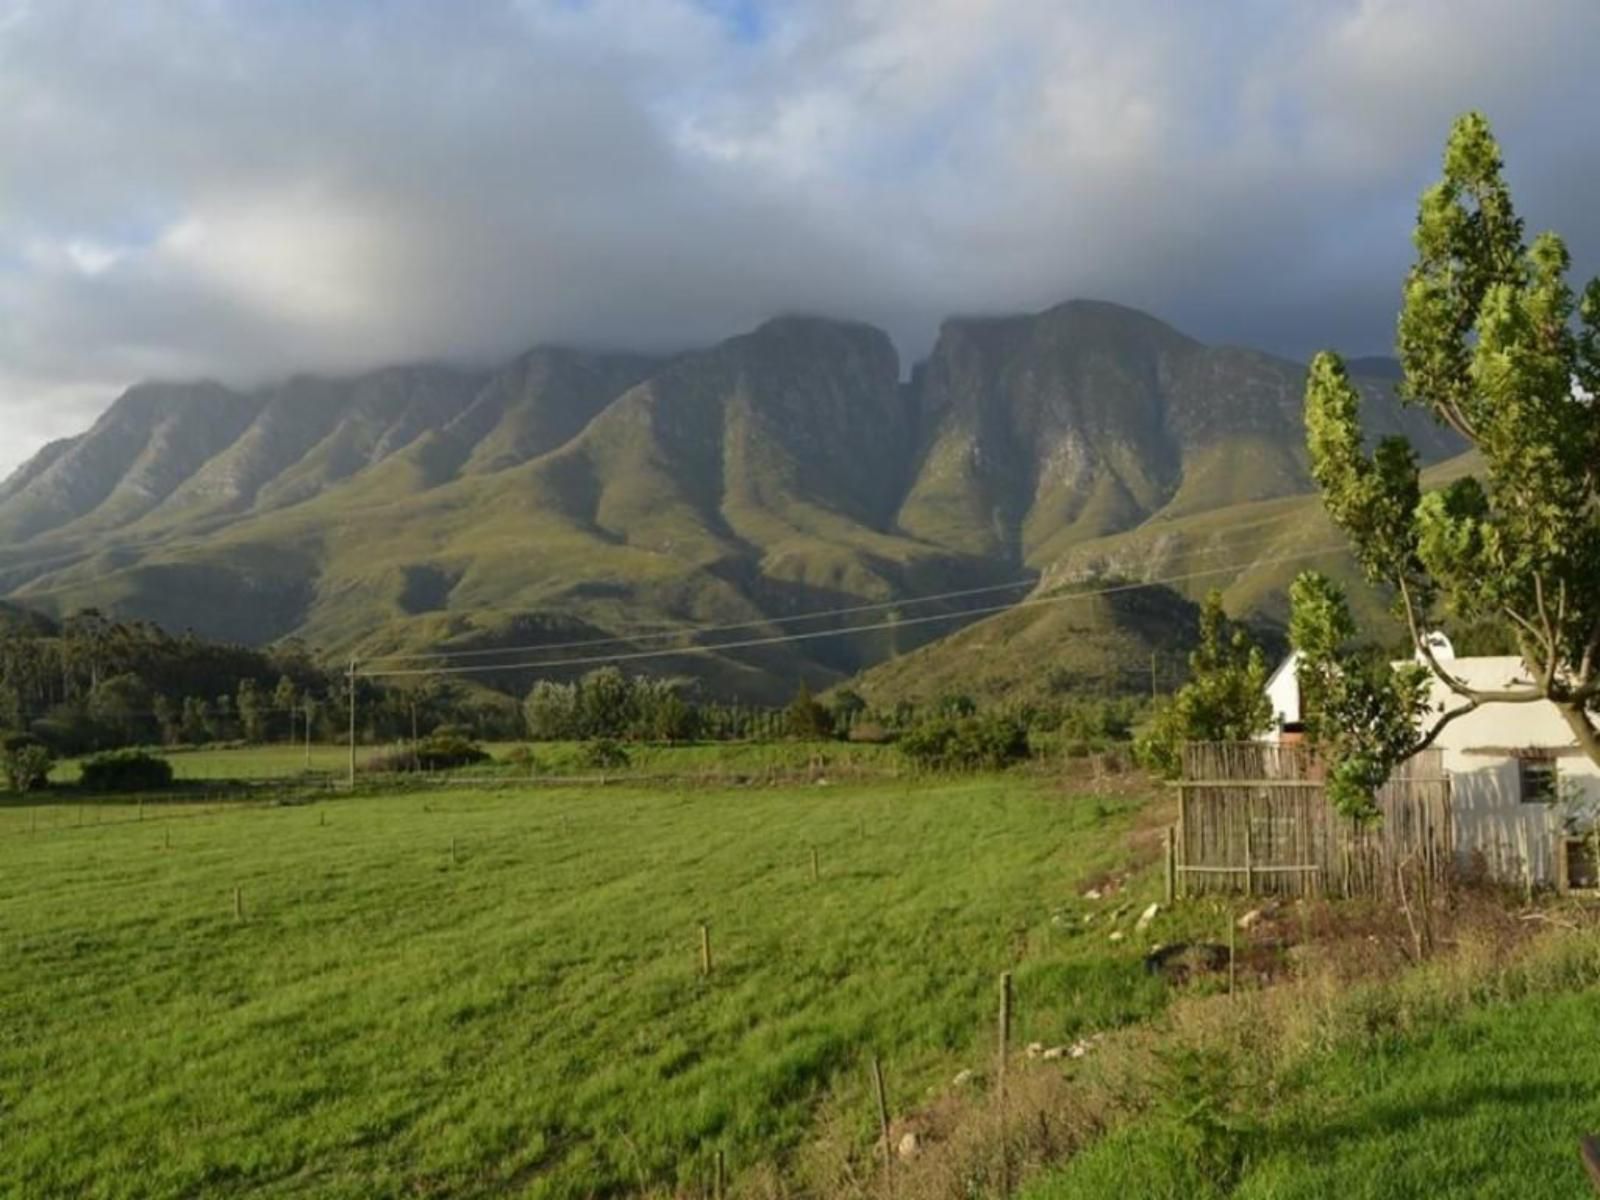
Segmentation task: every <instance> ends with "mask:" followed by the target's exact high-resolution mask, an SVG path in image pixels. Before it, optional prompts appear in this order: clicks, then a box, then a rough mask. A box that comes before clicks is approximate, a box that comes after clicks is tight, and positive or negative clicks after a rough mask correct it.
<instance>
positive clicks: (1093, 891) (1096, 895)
mask: <svg viewBox="0 0 1600 1200" xmlns="http://www.w3.org/2000/svg"><path fill="white" fill-rule="evenodd" d="M1100 895H1101V893H1100V889H1099V888H1090V889H1089V890H1088V891H1087V892H1085V893H1084V894H1083V898H1084V899H1085V900H1098V899H1100Z"/></svg>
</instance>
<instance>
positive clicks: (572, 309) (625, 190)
mask: <svg viewBox="0 0 1600 1200" xmlns="http://www.w3.org/2000/svg"><path fill="white" fill-rule="evenodd" d="M1597 48H1600V4H1597V3H1595V2H1594V0H1523V2H1521V3H1509V2H1506V0H1160V2H1157V0H1118V2H1117V3H1109V2H1106V0H1082V2H1078V0H460V2H455V3H449V4H445V3H439V2H437V0H274V2H273V3H270V4H264V3H258V2H254V0H161V2H160V3H142V4H129V3H126V2H125V0H104V2H95V0H0V474H4V473H5V472H7V471H9V470H10V469H11V468H12V467H14V466H15V465H17V464H18V463H19V462H20V461H22V460H23V459H25V458H26V457H27V456H28V455H30V454H31V453H33V452H34V451H35V450H37V449H38V448H39V446H41V445H42V444H43V443H44V442H45V441H46V440H48V439H50V438H54V437H61V436H65V435H69V434H72V433H76V432H79V431H81V430H82V429H83V428H85V427H86V426H87V425H88V424H89V423H90V422H91V421H92V420H93V419H94V418H95V416H96V415H97V414H98V413H99V412H100V411H101V410H103V409H104V407H105V406H106V405H107V404H108V403H109V402H110V401H111V400H112V399H113V398H114V397H115V396H116V395H117V393H118V392H119V391H120V390H121V389H122V388H124V387H126V386H127V385H129V384H131V383H133V382H135V381H137V380H141V379H147V378H161V379H180V378H195V377H209V378H215V379H219V380H222V381H224V382H228V383H231V384H235V385H239V386H249V385H254V384H259V383H262V382H266V381H270V380H272V379H274V378H281V377H283V376H286V375H289V374H292V373H294V372H297V371H306V370H312V371H326V372H346V371H354V370H360V369H363V368H366V367H369V366H374V365H378V364H382V363H392V362H409V361H418V360H447V361H453V362H462V363H474V364H488V363H493V362H496V361H499V360H503V359H505V358H508V357H510V356H512V355H514V354H516V353H517V352H519V351H521V350H523V349H526V348H527V347H529V346H532V345H534V344H537V343H540V342H556V343H566V344H577V345H583V346H592V347H604V348H637V349H652V350H661V349H673V348H679V347H683V346H689V345H696V344H704V343H707V342H711V341H715V340H717V339H719V338H722V337H725V336H729V335H731V334H734V333H737V332H740V331H742V330H744V329H747V328H749V327H751V326H752V325H755V324H757V323H759V322H760V321H762V320H764V319H766V318H767V317H770V316H774V315H779V314H784V313H797V312H804V313H819V314H825V315H831V316H839V317H851V318H857V319H862V320H867V321H872V322H874V323H876V324H878V325H880V326H882V327H883V328H885V329H886V330H888V331H889V332H890V334H891V335H892V336H893V337H894V339H895V341H896V344H897V346H898V347H899V349H900V351H901V354H902V356H903V357H904V358H905V359H906V360H907V362H909V361H911V360H912V359H915V358H917V357H920V356H922V355H924V354H926V353H927V351H928V349H929V347H930V346H931V344H932V342H933V339H934V337H935V336H936V334H937V329H938V323H939V321H940V319H942V318H943V317H945V316H949V315H954V314H963V315H965V314H973V313H998V312H1017V311H1031V310H1037V309H1041V308H1045V307H1048V306H1049V305H1051V304H1054V303H1056V302H1058V301H1061V300H1065V299H1069V298H1075V297H1090V298H1097V299H1106V300H1114V301H1119V302H1121V303H1125V304H1130V305H1133V306H1136V307H1139V308H1144V309H1147V310H1148V311H1151V312H1153V313H1155V314H1156V315H1158V316H1160V317H1162V318H1164V319H1166V320H1168V321H1171V322H1172V323H1174V324H1176V325H1177V326H1178V327H1179V328H1181V329H1183V330H1185V331H1186V332H1189V333H1191V334H1193V335H1195V336H1198V337H1201V338H1203V339H1206V340H1210V341H1222V342H1233V343H1242V344H1247V345H1254V346H1260V347H1262V348H1265V349H1269V350H1273V351H1276V352H1279V353H1283V354H1288V355H1292V356H1305V355H1307V354H1309V353H1311V352H1312V351H1314V350H1316V349H1319V348H1321V347H1324V346H1333V347H1337V348H1340V349H1343V350H1346V351H1347V352H1351V353H1384V352H1387V351H1388V349H1389V347H1390V345H1391V343H1392V340H1393V327H1394V319H1395V311H1396V305H1397V300H1398V295H1399V287H1400V282H1401V279H1402V277H1403V275H1404V272H1405V269H1406V267H1407V265H1408V263H1409V261H1410V257H1411V248H1410V241H1409V238H1410V228H1411V223H1412V219H1413V217H1414V214H1415V206H1416V197H1417V194H1418V192H1419V191H1420V190H1421V189H1422V188H1423V187H1424V186H1426V185H1427V184H1428V183H1429V182H1431V181H1432V180H1433V179H1435V178H1436V177H1437V175H1438V172H1439V159H1440V151H1441V148H1442V146H1443V141H1444V138H1445V135H1446V132H1447V131H1448V128H1449V125H1450V122H1451V120H1452V118H1453V117H1454V116H1455V115H1456V114H1458V113H1459V112H1461V111H1463V110H1465V109H1468V108H1476V109H1479V110H1481V111H1483V112H1484V113H1485V114H1486V115H1487V116H1488V117H1489V118H1490V120H1491V122H1492V123H1493V124H1494V127H1495V130H1496V133H1497V134H1498V136H1499V138H1500V141H1501V144H1502V147H1503V149H1504V152H1505V156H1506V160H1507V170H1508V174H1509V177H1510V180H1511V183H1512V187H1513V190H1514V193H1515V195H1516V197H1517V200H1518V204H1519V206H1520V208H1521V210H1522V212H1523V214H1524V215H1525V216H1526V217H1527V218H1528V221H1529V225H1530V229H1541V228H1554V229H1557V230H1558V231H1559V232H1561V233H1562V234H1563V235H1565V236H1566V238H1567V239H1568V243H1569V245H1570V247H1571V249H1572V251H1573V254H1574V259H1575V265H1576V273H1577V274H1580V275H1582V277H1583V278H1587V276H1588V274H1591V273H1593V272H1594V271H1595V270H1596V269H1597V267H1600V121H1596V120H1594V119H1593V114H1594V113H1595V112H1596V111H1600V104H1597V103H1596V102H1597V101H1600V71H1596V70H1595V69H1594V56H1595V54H1594V52H1595V50H1596V49H1597Z"/></svg>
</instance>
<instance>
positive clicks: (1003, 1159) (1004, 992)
mask: <svg viewBox="0 0 1600 1200" xmlns="http://www.w3.org/2000/svg"><path fill="white" fill-rule="evenodd" d="M997 1032H998V1034H999V1037H998V1039H997V1041H998V1042H999V1049H998V1053H997V1055H996V1059H995V1068H994V1078H995V1089H994V1092H995V1101H996V1104H997V1117H998V1120H999V1123H1000V1194H1001V1195H1002V1196H1009V1195H1010V1194H1011V1148H1010V1147H1009V1146H1008V1145H1007V1144H1006V1059H1007V1058H1009V1057H1010V1054H1011V972H1010V971H1002V972H1001V973H1000V1027H999V1029H998V1031H997Z"/></svg>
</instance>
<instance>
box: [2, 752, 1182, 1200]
mask: <svg viewBox="0 0 1600 1200" xmlns="http://www.w3.org/2000/svg"><path fill="white" fill-rule="evenodd" d="M1133 808H1134V805H1133V803H1132V802H1131V801H1106V800H1100V799H1095V798H1092V797H1082V796H1079V797H1069V796H1065V795H1063V794H1060V793H1058V792H1055V791H1052V790H1048V789H1046V788H1045V787H1044V786H1042V785H1039V784H1036V783H1030V782H1028V781H1026V780H1021V779H1013V778H998V779H986V780H978V781H971V782H963V783H949V784H942V785H936V786H923V787H920V788H918V789H917V790H915V791H911V790H907V789H906V788H904V787H902V786H900V785H898V784H878V785H870V786H856V787H844V786H834V787H826V788H824V787H816V786H806V787H797V788H791V789H762V788H758V789H748V790H738V791H689V790H667V789H658V790H654V791H645V790H640V789H629V788H627V787H610V788H605V789H588V790H585V789H581V788H549V787H546V788H536V789H526V790H499V791H492V792H485V791H476V790H474V791H462V790H459V789H457V790H453V791H451V792H449V793H444V792H434V793H422V792H415V793H409V794H406V795H404V796H378V797H368V798H356V799H345V800H330V801H325V802H322V803H319V804H313V805H305V806H293V807H255V808H242V809H236V810H234V811H230V812H224V813H220V814H219V813H212V814H206V815H198V816H194V817H192V818H190V819H186V820H181V821H179V820H172V821H163V820H147V821H146V822H144V823H142V824H141V823H137V822H133V821H128V822H126V823H122V824H105V825H100V826H94V825H89V826H86V827H83V828H78V827H76V826H71V825H66V826H57V827H54V828H51V829H48V830H46V831H43V832H40V833H37V834H32V835H29V834H22V833H14V835H12V836H7V837H5V838H4V839H3V840H0V954H3V955H4V960H5V963H6V969H5V972H4V973H3V975H0V1014H3V1015H0V1114H3V1121H4V1126H3V1128H4V1143H5V1148H4V1153H3V1154H0V1194H4V1195H18V1196H40V1197H43V1196H75V1197H77V1196H86V1197H120V1196H153V1197H159V1196H186V1197H188V1196H205V1197H212V1196H244V1195H250V1196H316V1197H363V1198H366V1197H389V1196H393V1197H400V1196H416V1195H423V1196H428V1195H434V1196H440V1195H450V1196H511V1195H518V1196H522V1195H527V1196H589V1195H597V1194H616V1193H617V1192H619V1191H624V1190H625V1191H633V1190H635V1189H645V1188H651V1189H669V1188H671V1187H674V1186H678V1185H684V1186H689V1185H691V1184H693V1183H695V1182H697V1181H698V1180H700V1179H701V1178H702V1177H703V1175H702V1173H703V1171H704V1169H705V1165H706V1163H707V1161H708V1158H709V1156H710V1155H711V1154H712V1153H713V1152H714V1150H715V1149H717V1148H721V1149H723V1150H725V1151H726V1153H727V1155H728V1161H729V1164H730V1169H731V1171H732V1172H733V1174H734V1177H735V1178H736V1179H737V1178H739V1177H741V1175H744V1174H747V1173H748V1172H749V1171H750V1170H751V1169H752V1167H753V1166H754V1165H755V1164H757V1163H772V1162H776V1163H779V1164H781V1165H782V1169H785V1170H790V1169H794V1165H795V1163H796V1161H797V1160H796V1159H795V1158H794V1151H795V1150H796V1148H797V1147H800V1146H801V1145H802V1144H803V1143H805V1142H806V1141H807V1140H808V1139H810V1138H812V1137H813V1136H815V1133H816V1128H815V1124H814V1122H815V1118H816V1114H817V1112H818V1110H819V1106H829V1107H830V1109H831V1110H833V1111H838V1112H842V1113H845V1114H847V1116H848V1118H849V1122H850V1123H851V1129H850V1132H851V1135H852V1139H853V1140H854V1142H855V1143H856V1145H857V1146H858V1147H860V1146H865V1145H866V1144H867V1143H868V1142H869V1140H870V1136H871V1127H872V1110H871V1106H870V1100H869V1097H868V1095H867V1093H866V1092H865V1090H864V1078H865V1076H864V1064H865V1062H866V1060H867V1056H868V1055H869V1054H871V1053H873V1052H876V1053H880V1054H881V1055H882V1056H883V1058H884V1061H885V1063H886V1065H887V1071H888V1076H889V1081H890V1089H891V1093H892V1096H891V1099H892V1103H893V1104H894V1106H895V1107H896V1109H898V1110H905V1109H906V1108H908V1107H911V1106H913V1105H915V1104H919V1103H922V1102H923V1101H924V1100H925V1098H926V1095H927V1092H928V1089H929V1088H930V1087H932V1086H936V1085H937V1086H944V1085H946V1084H947V1083H948V1079H949V1076H950V1075H951V1074H952V1073H953V1072H954V1071H955V1070H956V1069H957V1068H958V1067H961V1066H972V1067H976V1068H979V1069H981V1068H982V1067H983V1066H984V1065H985V1063H986V1061H987V1055H988V1052H989V1039H990V1037H991V1036H992V1032H991V1031H992V1027H993V1011H992V1004H993V999H994V985H995V979H996V974H997V972H999V971H1000V970H1002V969H1007V968H1011V969H1014V970H1015V971H1016V990H1017V1012H1018V1027H1017V1038H1018V1040H1019V1042H1026V1041H1028V1040H1032V1039H1039V1040H1047V1041H1048V1040H1059V1039H1064V1038H1066V1037H1069V1036H1071V1035H1072V1034H1073V1033H1075V1032H1076V1031H1077V1030H1079V1029H1080V1028H1085V1027H1096V1026H1103V1025H1112V1024H1116V1023H1120V1022H1124V1021H1128V1020H1133V1019H1136V1018H1138V1017H1140V1016H1142V1015H1145V1014H1148V1013H1150V1012H1152V1011H1154V1010H1155V1009H1156V1008H1157V1007H1158V1006H1159V1005H1160V1004H1161V1003H1162V1002H1163V999H1164V997H1163V993H1162V991H1161V989H1160V988H1159V986H1157V985H1156V984H1154V983H1153V982H1152V981H1151V980H1149V979H1148V977H1146V976H1145V975H1144V974H1143V972H1142V970H1141V969H1140V963H1139V951H1138V949H1137V948H1136V947H1135V945H1134V944H1133V943H1134V941H1135V940H1136V939H1129V941H1128V942H1125V943H1122V944H1110V943H1108V941H1107V940H1106V938H1105V937H1104V934H1103V931H1101V927H1100V926H1095V927H1093V928H1094V929H1095V930H1096V932H1088V931H1086V930H1085V928H1084V926H1082V924H1081V923H1080V922H1079V921H1078V920H1077V919H1076V916H1077V914H1078V913H1079V912H1080V911H1083V910H1084V909H1085V908H1086V907H1087V902H1083V901H1080V900H1079V899H1078V898H1077V894H1078V891H1079V890H1080V888H1081V886H1082V880H1083V878H1084V877H1085V876H1086V875H1087V874H1090V873H1093V872H1098V871H1100V870H1103V869H1106V868H1108V867H1111V866H1113V865H1115V864H1116V863H1117V862H1119V861H1120V860H1121V859H1122V857H1123V854H1124V847H1125V835H1126V832H1127V830H1128V827H1129V825H1130V823H1131V820H1132V813H1133ZM104 811H106V812H108V813H113V814H114V813H115V812H117V811H118V810H117V809H116V808H115V807H114V806H106V807H105V809H104ZM120 811H121V814H122V815H123V816H127V815H128V813H129V812H130V811H131V809H130V808H128V807H127V806H122V808H121V810H120ZM12 813H13V814H14V815H19V816H20V815H24V814H25V813H26V810H25V809H20V808H16V807H13V809H12ZM324 820H326V824H325V825H324V824H323V823H322V822H323V821H324ZM169 836H170V847H169V846H168V845H167V839H168V837H169ZM452 841H454V843H455V846H456V854H457V861H456V862H454V863H452V862H451V857H450V848H451V844H452ZM812 846H815V847H817V848H818V850H819V854H820V861H821V869H822V878H821V880H820V882H818V883H815V884H813V883H812V882H811V879H810V865H809V849H810V847H812ZM236 886H237V887H240V888H242V895H243V899H244V907H245V919H244V920H243V921H242V922H236V921H235V920H234V917H233V912H232V896H233V889H234V888H235V887H236ZM1058 914H1059V917H1058ZM1052 918H1058V919H1055V920H1053V919H1052ZM702 920H709V922H710V923H711V928H712V933H713V943H714V945H713V949H714V956H715V962H716V967H715V971H714V974H713V976H712V977H711V979H710V980H709V981H706V980H702V979H701V978H700V977H699V975H698V971H697V952H698V924H699V922H700V921H702Z"/></svg>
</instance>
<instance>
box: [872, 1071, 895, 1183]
mask: <svg viewBox="0 0 1600 1200" xmlns="http://www.w3.org/2000/svg"><path fill="white" fill-rule="evenodd" d="M872 1090H873V1091H874V1092H876V1093H877V1096H878V1131H879V1134H880V1135H881V1136H882V1138H883V1173H884V1178H885V1179H887V1180H888V1183H889V1195H890V1196H893V1195H894V1146H892V1145H891V1144H890V1142H889V1097H888V1096H887V1095H886V1094H885V1093H884V1090H883V1064H882V1063H880V1062H879V1061H878V1056H877V1055H876V1054H874V1055H873V1056H872Z"/></svg>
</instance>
